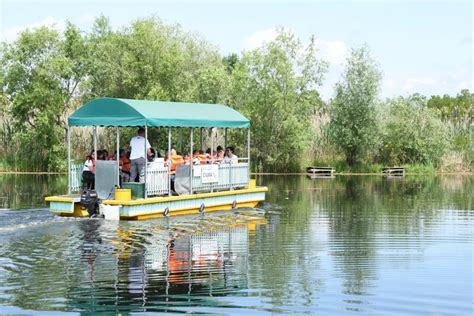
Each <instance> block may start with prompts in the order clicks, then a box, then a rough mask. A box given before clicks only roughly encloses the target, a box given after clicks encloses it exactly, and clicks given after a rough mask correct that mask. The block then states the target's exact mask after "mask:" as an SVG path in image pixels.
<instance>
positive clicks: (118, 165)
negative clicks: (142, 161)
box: [115, 126, 120, 187]
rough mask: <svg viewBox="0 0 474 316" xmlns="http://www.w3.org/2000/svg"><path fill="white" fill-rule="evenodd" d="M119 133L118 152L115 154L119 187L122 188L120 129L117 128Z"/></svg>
mask: <svg viewBox="0 0 474 316" xmlns="http://www.w3.org/2000/svg"><path fill="white" fill-rule="evenodd" d="M116 132H117V149H116V150H117V151H116V153H115V159H116V160H117V187H120V132H119V127H118V126H117V127H116Z"/></svg>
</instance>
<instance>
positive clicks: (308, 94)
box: [231, 29, 327, 171]
mask: <svg viewBox="0 0 474 316" xmlns="http://www.w3.org/2000/svg"><path fill="white" fill-rule="evenodd" d="M326 68H327V65H326V63H325V62H323V61H321V60H320V59H318V57H317V51H316V47H315V43H314V38H312V39H311V41H310V43H309V45H308V46H307V47H306V48H304V47H303V45H302V44H301V43H300V41H299V40H298V39H297V38H296V37H295V35H293V34H292V33H290V32H286V31H284V30H283V29H279V31H278V36H277V37H276V39H275V40H273V41H272V42H270V43H267V44H265V45H263V46H262V47H260V48H257V49H255V50H253V51H250V52H244V53H243V56H242V58H241V59H240V60H239V61H238V62H237V63H236V65H235V67H234V70H233V72H232V77H233V89H232V99H231V105H232V106H234V107H235V108H236V109H237V110H239V111H241V112H242V113H243V114H244V115H246V116H247V117H248V118H249V119H250V120H251V122H252V128H251V129H252V149H253V152H252V156H253V157H254V159H255V160H254V161H257V163H258V164H259V165H262V166H263V168H264V170H268V171H270V170H278V171H295V170H299V168H300V163H301V158H302V157H303V155H304V153H305V150H306V148H308V144H309V141H310V139H311V136H312V131H313V129H312V124H311V115H312V114H313V113H314V108H315V107H316V106H318V105H320V104H321V102H320V98H319V93H318V91H317V87H318V86H319V85H320V84H321V82H322V79H323V74H324V73H325V72H326Z"/></svg>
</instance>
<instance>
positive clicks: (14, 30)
mask: <svg viewBox="0 0 474 316" xmlns="http://www.w3.org/2000/svg"><path fill="white" fill-rule="evenodd" d="M42 26H47V27H49V28H53V29H55V30H57V31H58V32H62V31H64V30H65V29H66V23H65V22H64V21H61V20H56V19H55V18H53V17H51V16H48V17H46V18H44V19H43V20H42V21H39V22H36V23H31V24H27V25H23V26H14V27H11V28H7V29H5V30H4V31H3V32H2V41H7V42H12V41H14V40H16V39H17V37H18V36H19V35H20V33H21V32H24V31H26V30H27V29H36V28H39V27H42Z"/></svg>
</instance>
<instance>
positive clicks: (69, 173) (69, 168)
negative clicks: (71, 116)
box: [66, 125, 71, 195]
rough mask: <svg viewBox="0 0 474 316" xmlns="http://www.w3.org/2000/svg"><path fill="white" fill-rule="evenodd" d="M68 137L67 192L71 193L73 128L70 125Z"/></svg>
mask: <svg viewBox="0 0 474 316" xmlns="http://www.w3.org/2000/svg"><path fill="white" fill-rule="evenodd" d="M66 134H67V135H66V138H67V194H68V195H69V194H71V129H70V128H69V125H68V126H67V131H66Z"/></svg>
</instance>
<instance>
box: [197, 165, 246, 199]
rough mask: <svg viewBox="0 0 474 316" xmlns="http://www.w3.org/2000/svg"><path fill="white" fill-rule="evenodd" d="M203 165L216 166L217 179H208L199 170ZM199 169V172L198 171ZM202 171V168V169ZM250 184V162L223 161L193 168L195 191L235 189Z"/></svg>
mask: <svg viewBox="0 0 474 316" xmlns="http://www.w3.org/2000/svg"><path fill="white" fill-rule="evenodd" d="M203 166H215V167H214V168H216V169H217V170H216V171H217V174H216V179H214V180H217V181H212V179H210V181H209V180H206V179H205V178H203V177H202V175H201V173H200V172H199V171H197V169H198V168H201V169H202V168H203ZM196 171H197V172H196ZM201 172H202V170H201ZM247 185H248V163H244V162H242V163H240V162H239V163H223V164H217V165H197V166H194V168H193V191H195V192H209V191H213V190H219V191H221V190H233V189H236V188H240V187H244V186H247Z"/></svg>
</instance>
